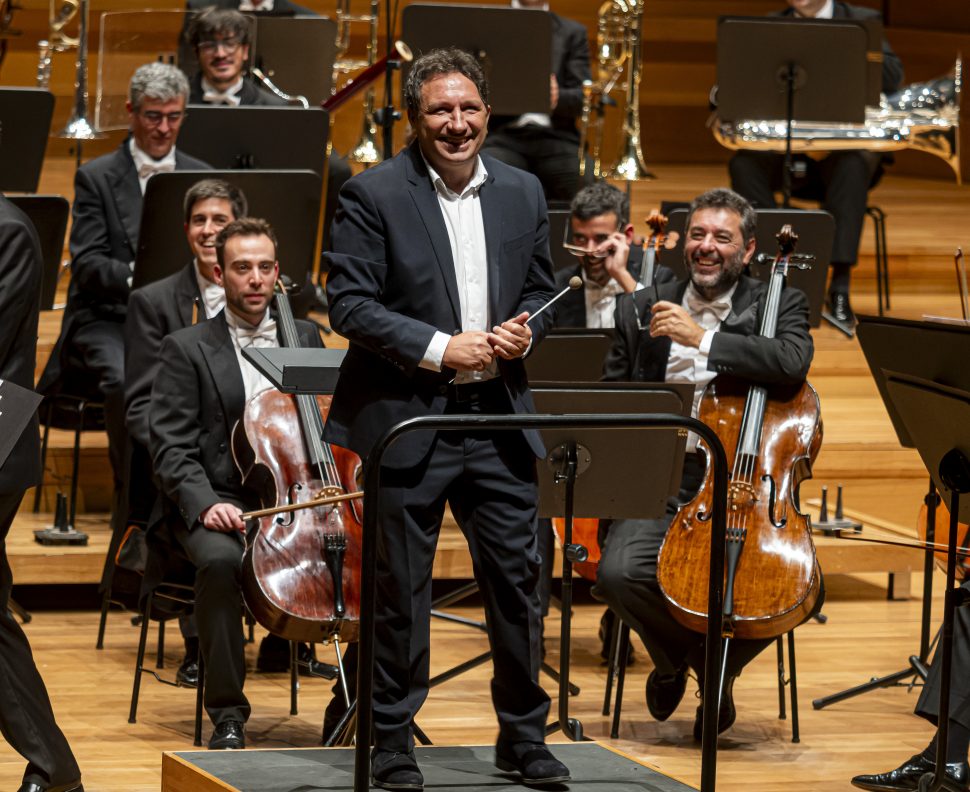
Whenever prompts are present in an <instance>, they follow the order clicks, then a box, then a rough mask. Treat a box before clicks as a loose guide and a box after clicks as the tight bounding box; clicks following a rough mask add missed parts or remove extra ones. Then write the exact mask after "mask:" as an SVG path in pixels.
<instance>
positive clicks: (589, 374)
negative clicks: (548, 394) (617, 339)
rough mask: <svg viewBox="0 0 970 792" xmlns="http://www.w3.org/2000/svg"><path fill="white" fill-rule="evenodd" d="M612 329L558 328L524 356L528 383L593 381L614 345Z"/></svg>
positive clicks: (597, 377)
mask: <svg viewBox="0 0 970 792" xmlns="http://www.w3.org/2000/svg"><path fill="white" fill-rule="evenodd" d="M613 336H614V332H613V329H612V328H591V329H585V328H581V327H579V328H573V327H560V328H555V329H553V330H550V331H549V334H548V335H547V336H546V337H545V338H544V339H542V343H541V344H539V345H538V346H537V347H536V348H535V349H534V350H533V351H532V352H530V353H529V356H528V357H527V358H526V359H525V370H526V373H527V374H528V375H529V380H530V381H531V382H539V381H540V380H541V381H543V382H596V381H597V380H599V379H600V377H602V376H603V361H604V360H605V359H606V353H607V352H609V351H610V346H611V345H612V344H613Z"/></svg>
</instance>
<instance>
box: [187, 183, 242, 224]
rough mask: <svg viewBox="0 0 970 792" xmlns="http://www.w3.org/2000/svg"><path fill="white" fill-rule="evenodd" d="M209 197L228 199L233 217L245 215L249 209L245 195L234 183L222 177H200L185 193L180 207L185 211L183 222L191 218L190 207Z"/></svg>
mask: <svg viewBox="0 0 970 792" xmlns="http://www.w3.org/2000/svg"><path fill="white" fill-rule="evenodd" d="M209 198H220V199H222V200H223V201H228V202H229V205H230V206H231V207H232V216H233V219H238V218H240V217H245V216H246V213H247V212H248V211H249V205H248V203H247V201H246V196H245V194H243V191H242V190H240V189H239V188H238V187H237V186H236V185H235V184H230V183H229V182H227V181H223V180H222V179H202V180H201V181H197V182H196V183H195V184H193V185H192V186H191V187H189V189H188V190H187V191H186V193H185V200H184V201H183V203H182V209H183V211H184V212H185V222H186V223H188V222H189V220H191V219H192V209H193V208H194V207H195V205H196V204H197V203H198V202H199V201H206V200H208V199H209Z"/></svg>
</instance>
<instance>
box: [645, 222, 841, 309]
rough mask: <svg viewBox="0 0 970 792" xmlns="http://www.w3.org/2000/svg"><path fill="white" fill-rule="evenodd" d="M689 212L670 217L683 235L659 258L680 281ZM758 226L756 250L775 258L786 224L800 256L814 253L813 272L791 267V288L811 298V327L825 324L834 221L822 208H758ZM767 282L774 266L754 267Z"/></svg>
mask: <svg viewBox="0 0 970 792" xmlns="http://www.w3.org/2000/svg"><path fill="white" fill-rule="evenodd" d="M687 214H688V210H687V209H674V210H673V211H672V212H670V214H669V218H670V223H669V224H668V226H667V228H668V229H669V230H670V231H676V232H677V233H678V234H679V235H680V236H679V238H678V240H677V243H676V244H675V245H674V247H672V248H671V249H670V250H665V251H663V253H662V254H661V256H660V263H661V264H663V265H664V266H665V267H669V268H670V269H672V270H673V271H674V274H675V275H676V276H677V278H686V277H687V267H686V266H685V265H684V232H685V230H686V229H685V226H686V224H687ZM757 214H758V225H757V227H756V229H755V241H756V247H755V251H756V254H757V253H766V254H769V255H771V256H774V255H775V254H776V253H777V252H778V240H777V239H776V237H775V234H777V233H778V229H779V228H781V227H782V226H783V225H785V224H786V223H787V224H789V225H791V227H792V228H793V229H794V230H795V233H796V234H798V248H797V251H796V252H798V253H813V254H815V263H814V264H812V266H811V268H810V269H806V270H800V269H795V268H792V269H790V270H789V271H788V285H789V286H794V287H796V288H798V289H801V290H802V291H803V292H805V296H806V297H808V321H809V324H811V326H812V327H818V326H819V325H820V324H821V323H822V308H823V306H824V305H825V283H826V280H827V278H828V271H829V261H830V260H831V258H832V240H833V239H834V238H835V220H834V218H833V217H832V215H830V214H829V213H828V212H823V211H821V210H819V209H758V210H757ZM749 274H750V275H751V276H752V277H753V278H757V279H758V280H760V281H763V282H764V283H768V282H769V281H770V280H771V267H765V266H758V265H754V264H753V265H752V266H751V268H750V273H749Z"/></svg>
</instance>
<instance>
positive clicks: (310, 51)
mask: <svg viewBox="0 0 970 792" xmlns="http://www.w3.org/2000/svg"><path fill="white" fill-rule="evenodd" d="M336 54H337V23H336V22H334V20H332V19H327V18H326V17H280V16H264V15H262V14H260V15H257V16H256V42H255V50H254V52H253V54H252V59H253V64H254V65H255V66H256V67H257V68H259V69H260V70H262V72H263V73H264V74H265V75H266V76H267V77H269V78H270V79H271V80H272V81H273V82H274V83H275V84H276V86H277V87H279V88H280V89H281V90H282V91H284V92H285V93H288V94H290V95H291V96H305V97H306V99H307V101H308V102H309V103H310V107H319V106H320V103H321V102H323V101H324V100H325V99H327V98H328V97H329V96H330V89H331V85H332V80H333V62H334V59H335V57H336ZM206 161H208V160H206Z"/></svg>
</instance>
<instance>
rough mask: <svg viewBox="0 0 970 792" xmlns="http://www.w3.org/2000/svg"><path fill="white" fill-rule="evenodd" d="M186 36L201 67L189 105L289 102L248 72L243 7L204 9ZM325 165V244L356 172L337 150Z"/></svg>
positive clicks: (248, 29) (248, 33) (246, 24)
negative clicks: (344, 187) (345, 186)
mask: <svg viewBox="0 0 970 792" xmlns="http://www.w3.org/2000/svg"><path fill="white" fill-rule="evenodd" d="M188 37H189V41H190V43H191V46H192V49H193V50H194V51H195V54H196V57H197V58H198V61H199V69H200V71H199V72H198V73H197V74H195V75H194V76H193V77H192V79H191V86H192V88H191V94H190V95H189V102H190V103H192V104H213V105H225V106H227V107H249V106H264V107H281V106H285V105H286V104H287V103H286V102H285V101H284V100H283V99H281V98H280V97H279V96H277V95H276V94H274V93H272V92H270V91H267V90H265V89H264V88H261V87H260V86H259V85H257V84H256V81H255V80H254V79H253V78H252V77H250V76H249V75H247V74H246V73H245V66H246V63H247V62H248V60H249V55H250V39H251V25H250V20H249V19H247V18H246V17H245V16H244V15H243V14H241V13H240V12H239V11H235V10H232V9H210V10H207V11H204V12H203V13H201V14H199V15H198V16H197V17H195V19H194V20H193V21H192V23H191V24H190V26H189V31H188ZM327 163H328V177H327V198H326V207H325V212H324V247H327V246H328V245H329V239H330V233H329V229H330V223H331V221H332V220H333V216H334V213H335V212H336V210H337V195H338V193H339V192H340V187H341V186H342V185H343V183H344V182H346V181H347V179H349V178H350V177H351V175H352V173H351V170H350V165H349V164H348V163H347V160H346V159H345V158H344V157H341V156H340V155H338V154H337V153H336V152H333V153H331V155H330V157H328V159H327Z"/></svg>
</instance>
